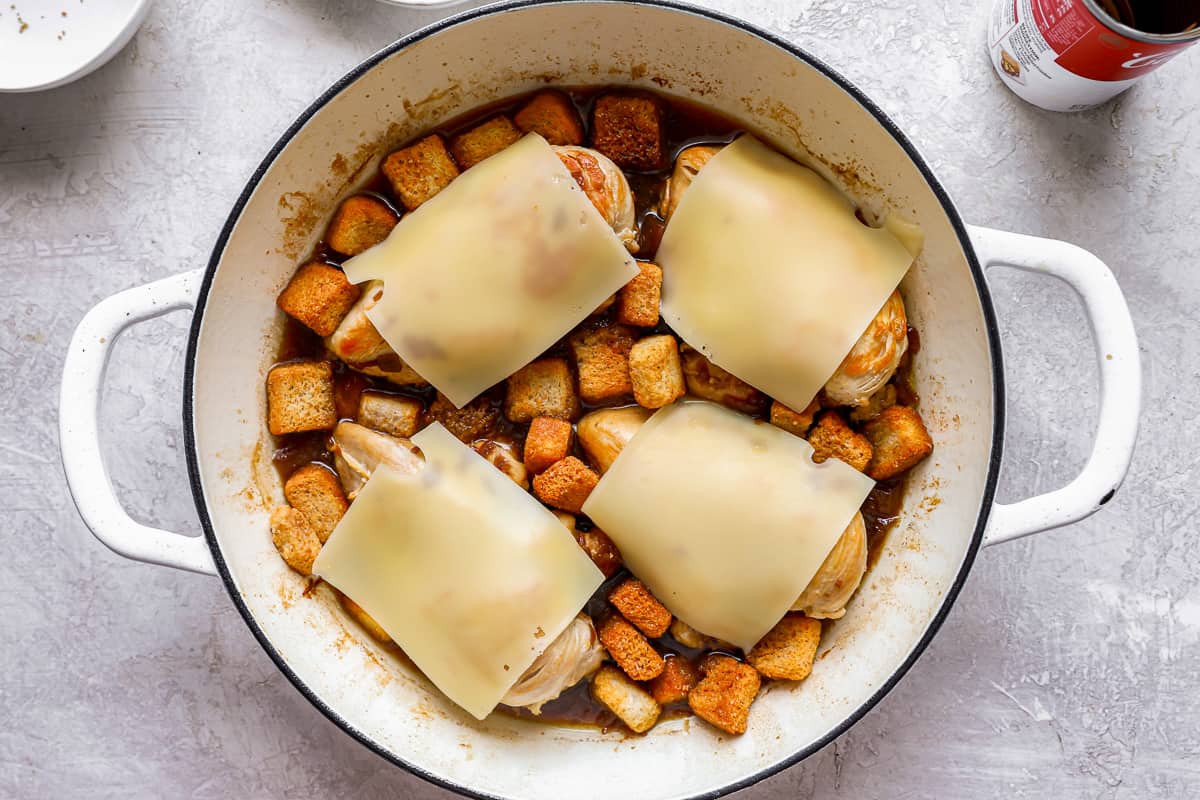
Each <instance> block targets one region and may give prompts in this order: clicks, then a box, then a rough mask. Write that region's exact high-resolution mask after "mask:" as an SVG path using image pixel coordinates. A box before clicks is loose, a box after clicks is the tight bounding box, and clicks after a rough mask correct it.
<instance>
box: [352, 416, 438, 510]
mask: <svg viewBox="0 0 1200 800" xmlns="http://www.w3.org/2000/svg"><path fill="white" fill-rule="evenodd" d="M331 449H332V450H333V460H334V465H335V466H336V467H337V473H338V477H339V478H340V479H341V481H342V488H343V489H345V490H346V496H347V497H348V498H350V499H351V500H353V499H354V497H355V496H356V495H357V494H358V492H359V490H360V489H362V487H363V486H364V485H365V484H366V482H367V479H368V478H370V477H371V473H372V472H374V471H375V469H376V468H377V467H378V466H379V465H380V464H387V465H388V466H389V467H392V468H393V469H395V470H397V471H399V472H402V473H408V474H412V473H415V472H417V470H419V469H420V468H421V464H422V463H424V462H422V460H421V457H420V456H419V455H417V454H416V452H415V451H416V447H415V446H414V445H413V443H412V442H410V441H409V440H408V439H401V438H399V437H397V436H388V435H387V434H386V433H380V432H379V431H373V430H371V429H370V428H366V427H363V426H362V425H359V424H357V423H354V422H339V423H338V426H337V427H336V428H334V430H333V447H332V448H331Z"/></svg>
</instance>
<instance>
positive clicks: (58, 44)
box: [0, 0, 150, 92]
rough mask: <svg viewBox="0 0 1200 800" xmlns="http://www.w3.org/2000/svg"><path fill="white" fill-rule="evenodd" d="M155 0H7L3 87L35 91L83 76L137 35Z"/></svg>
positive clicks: (0, 48)
mask: <svg viewBox="0 0 1200 800" xmlns="http://www.w3.org/2000/svg"><path fill="white" fill-rule="evenodd" d="M149 8H150V0H59V2H57V3H49V2H47V0H4V2H3V3H0V92H33V91H37V90H39V89H50V88H52V87H54V86H61V85H63V84H64V83H70V82H71V81H73V80H75V79H77V78H82V77H83V76H84V75H87V74H88V73H89V72H91V71H92V70H94V69H96V68H97V67H100V66H101V65H103V64H104V63H105V62H107V61H108V60H109V59H110V58H112V57H113V56H114V55H116V54H117V52H118V51H119V50H120V49H121V48H122V47H124V46H125V44H126V43H127V42H128V41H129V40H130V39H131V38H132V37H133V34H134V33H135V32H136V31H137V29H138V26H139V25H141V24H142V19H144V18H145V16H146V12H147V11H148V10H149Z"/></svg>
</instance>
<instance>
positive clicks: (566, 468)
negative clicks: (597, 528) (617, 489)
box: [533, 456, 600, 514]
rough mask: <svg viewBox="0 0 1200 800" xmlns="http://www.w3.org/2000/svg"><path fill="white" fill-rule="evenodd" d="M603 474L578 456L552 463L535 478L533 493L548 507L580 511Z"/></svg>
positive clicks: (573, 512) (575, 512)
mask: <svg viewBox="0 0 1200 800" xmlns="http://www.w3.org/2000/svg"><path fill="white" fill-rule="evenodd" d="M599 482H600V476H599V475H597V474H596V473H595V472H593V471H592V470H591V468H589V467H588V465H587V464H584V463H583V462H582V461H580V460H579V459H578V458H576V457H575V456H567V457H566V458H564V459H562V460H560V461H556V462H554V463H553V464H551V465H550V466H549V467H548V468H547V469H546V470H545V471H544V472H543V473H542V474H541V475H538V476H536V477H535V478H534V479H533V493H534V494H535V495H537V498H538V499H539V500H541V501H542V502H543V503H545V504H546V505H548V506H551V507H553V508H557V509H561V510H562V511H570V512H571V513H572V514H578V513H579V512H580V511H581V510H583V503H584V501H585V500H587V499H588V495H590V494H591V493H592V489H595V488H596V484H597V483H599Z"/></svg>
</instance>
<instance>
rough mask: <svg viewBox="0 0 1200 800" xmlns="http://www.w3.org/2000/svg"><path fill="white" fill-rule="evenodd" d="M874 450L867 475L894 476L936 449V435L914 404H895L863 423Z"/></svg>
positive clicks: (883, 478) (878, 478)
mask: <svg viewBox="0 0 1200 800" xmlns="http://www.w3.org/2000/svg"><path fill="white" fill-rule="evenodd" d="M863 433H865V434H866V435H867V438H868V439H870V440H871V444H872V446H873V447H874V448H875V453H874V455H873V456H872V457H871V463H870V464H868V465H867V475H869V476H870V477H872V478H874V479H875V480H877V481H885V480H887V479H888V478H894V477H896V476H897V475H899V474H900V473H901V472H905V471H907V470H910V469H912V468H913V467H915V466H916V465H917V464H918V463H919V462H920V461H921V460H922V459H924V458H925V457H926V456H928V455H929V454H930V453H932V452H933V439H931V438H929V431H927V430H926V429H925V423H924V422H923V421H922V420H921V415H920V414H918V413H917V410H916V409H915V408H909V407H908V406H892V407H891V408H885V409H884V410H883V411H880V412H879V416H877V417H875V419H873V420H871V421H870V422H868V423H867V424H866V425H865V426H863Z"/></svg>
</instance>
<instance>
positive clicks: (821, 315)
mask: <svg viewBox="0 0 1200 800" xmlns="http://www.w3.org/2000/svg"><path fill="white" fill-rule="evenodd" d="M897 223H898V221H897ZM898 234H899V235H898ZM920 242H921V238H920V229H919V228H917V227H916V226H915V225H912V224H911V223H910V224H909V225H908V226H900V225H899V224H893V225H890V226H889V225H885V226H884V227H881V228H872V227H870V226H868V225H865V224H863V223H862V222H860V221H859V220H858V219H857V217H856V216H855V213H854V206H853V204H851V203H850V201H849V200H848V199H846V198H845V197H844V196H843V195H842V194H841V193H839V192H838V191H837V189H835V188H834V187H833V186H832V185H831V184H829V183H828V182H827V181H825V180H824V179H823V178H822V177H821V176H820V175H818V174H817V173H816V172H814V171H813V170H811V169H809V168H807V167H804V166H801V165H800V164H798V163H796V162H795V161H792V160H791V159H789V158H787V157H786V156H784V155H782V154H780V153H778V152H776V151H774V150H771V149H770V148H768V147H766V146H765V145H763V144H762V143H761V142H759V141H758V140H756V139H754V138H753V137H752V136H742V137H740V138H738V139H737V140H735V141H734V142H733V143H732V144H730V145H728V146H726V147H724V148H722V149H721V151H720V152H719V153H717V154H716V155H715V156H713V157H712V159H711V160H710V161H709V162H708V163H707V164H706V165H705V166H704V168H703V169H702V170H700V172H699V173H698V174H697V175H696V177H695V179H694V180H693V181H692V183H691V186H690V187H689V188H688V191H687V193H686V194H685V195H684V196H683V198H682V199H681V200H680V203H679V206H678V207H677V208H676V210H675V213H674V214H673V215H672V216H671V220H670V222H669V224H668V225H667V228H666V231H665V232H664V234H663V238H662V243H661V244H660V246H659V249H658V253H657V256H656V260H657V262H658V264H659V266H661V267H662V270H663V294H662V315H663V318H664V319H665V320H666V321H667V322H668V323H669V324H670V325H671V327H672V328H674V330H675V331H676V332H677V333H678V334H679V335H680V336H682V337H683V339H684V340H685V341H686V342H687V343H688V344H690V345H691V346H692V347H695V348H696V349H697V350H700V351H701V352H703V353H704V354H705V355H706V356H708V358H709V359H710V360H711V361H712V362H713V363H715V364H717V365H718V366H721V367H723V368H724V369H726V370H728V371H729V372H732V373H733V374H734V375H736V376H737V377H739V378H741V379H742V380H744V381H746V382H747V383H749V384H751V385H753V386H754V387H756V388H758V389H760V390H762V391H763V392H765V393H767V394H769V395H771V396H772V397H774V398H775V399H777V400H779V401H780V402H782V403H784V404H786V405H788V406H789V407H791V408H804V407H805V406H807V405H808V403H809V402H810V401H811V400H812V399H813V398H814V397H815V396H816V394H817V392H818V391H820V389H821V387H822V386H824V384H825V382H826V381H827V380H828V379H829V378H830V376H832V375H833V373H834V372H835V371H836V370H837V368H838V365H839V364H840V363H841V362H842V359H843V358H845V356H846V354H847V353H849V352H850V350H851V348H852V347H853V346H854V343H855V342H856V341H857V340H858V337H859V336H860V335H862V332H863V331H864V330H865V329H866V328H867V325H868V324H869V323H870V322H871V320H872V319H873V318H874V317H875V315H876V313H878V311H879V309H880V308H882V307H883V304H884V303H885V302H886V301H887V299H888V296H889V295H890V294H891V293H892V291H893V290H894V289H895V288H896V286H897V285H898V284H899V283H900V279H901V278H903V277H904V273H905V272H906V271H907V270H908V268H909V266H910V265H911V264H912V262H913V259H914V258H915V256H916V253H915V252H912V251H910V249H909V248H910V247H911V248H919V247H920ZM750 320H753V322H754V324H747V322H748V321H750Z"/></svg>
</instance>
